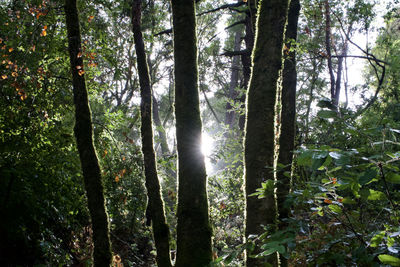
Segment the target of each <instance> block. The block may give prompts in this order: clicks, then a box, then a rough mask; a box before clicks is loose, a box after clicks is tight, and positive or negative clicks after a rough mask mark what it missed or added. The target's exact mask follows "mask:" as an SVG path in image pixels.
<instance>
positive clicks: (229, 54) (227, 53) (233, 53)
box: [220, 49, 249, 57]
mask: <svg viewBox="0 0 400 267" xmlns="http://www.w3.org/2000/svg"><path fill="white" fill-rule="evenodd" d="M248 53H249V50H247V49H245V50H239V51H229V50H225V52H224V53H222V54H220V56H227V57H234V56H241V55H246V54H248Z"/></svg>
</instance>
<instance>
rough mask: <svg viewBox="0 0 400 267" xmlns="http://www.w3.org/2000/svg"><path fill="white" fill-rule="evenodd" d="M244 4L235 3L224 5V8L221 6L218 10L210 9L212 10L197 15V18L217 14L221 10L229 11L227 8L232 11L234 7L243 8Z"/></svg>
mask: <svg viewBox="0 0 400 267" xmlns="http://www.w3.org/2000/svg"><path fill="white" fill-rule="evenodd" d="M244 4H245V2H238V3H234V4H226V5H222V6H219V7H217V8H214V9H210V10H207V11H204V12H202V13H199V14H197V16H202V15H205V14H208V13H212V12H216V11H219V10H221V9H227V8H229V9H232V8H234V7H240V6H243V5H244Z"/></svg>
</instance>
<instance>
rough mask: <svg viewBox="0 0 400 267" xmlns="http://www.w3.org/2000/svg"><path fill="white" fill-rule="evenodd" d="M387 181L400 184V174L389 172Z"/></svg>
mask: <svg viewBox="0 0 400 267" xmlns="http://www.w3.org/2000/svg"><path fill="white" fill-rule="evenodd" d="M386 181H388V182H389V183H392V184H400V174H397V173H394V172H389V173H388V174H387V175H386Z"/></svg>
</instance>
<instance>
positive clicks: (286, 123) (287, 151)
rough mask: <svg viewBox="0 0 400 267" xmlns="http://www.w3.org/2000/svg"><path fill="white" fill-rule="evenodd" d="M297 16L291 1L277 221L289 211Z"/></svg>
mask: <svg viewBox="0 0 400 267" xmlns="http://www.w3.org/2000/svg"><path fill="white" fill-rule="evenodd" d="M299 13H300V1H299V0H291V1H290V6H289V13H288V24H287V26H286V32H285V39H286V47H287V50H285V52H284V53H285V61H284V65H283V71H282V95H281V114H280V123H281V124H280V136H279V156H278V163H280V164H281V166H282V165H283V166H284V167H283V168H280V167H278V172H277V180H278V181H277V198H278V210H279V219H284V218H287V217H288V215H289V209H288V207H286V206H285V205H284V201H285V198H286V196H287V195H288V193H289V190H290V184H291V180H290V176H288V174H287V173H288V172H289V173H290V171H291V165H292V159H293V149H294V141H295V119H296V84H297V72H296V52H295V50H292V51H290V50H291V48H294V47H292V45H293V44H292V41H293V40H296V39H297V22H298V19H299Z"/></svg>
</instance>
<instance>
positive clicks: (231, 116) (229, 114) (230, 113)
mask: <svg viewBox="0 0 400 267" xmlns="http://www.w3.org/2000/svg"><path fill="white" fill-rule="evenodd" d="M240 43H241V33H240V31H239V30H238V31H236V32H235V44H234V48H233V51H234V52H236V51H240ZM239 60H240V57H239V56H238V55H237V56H233V58H232V65H231V68H232V72H231V80H230V83H229V92H228V97H227V98H228V102H227V103H226V112H225V124H226V125H228V126H229V128H230V129H233V127H234V122H235V111H234V110H232V108H233V107H232V105H231V102H233V101H235V98H236V95H237V91H236V90H237V87H238V83H239V68H240V62H239Z"/></svg>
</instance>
